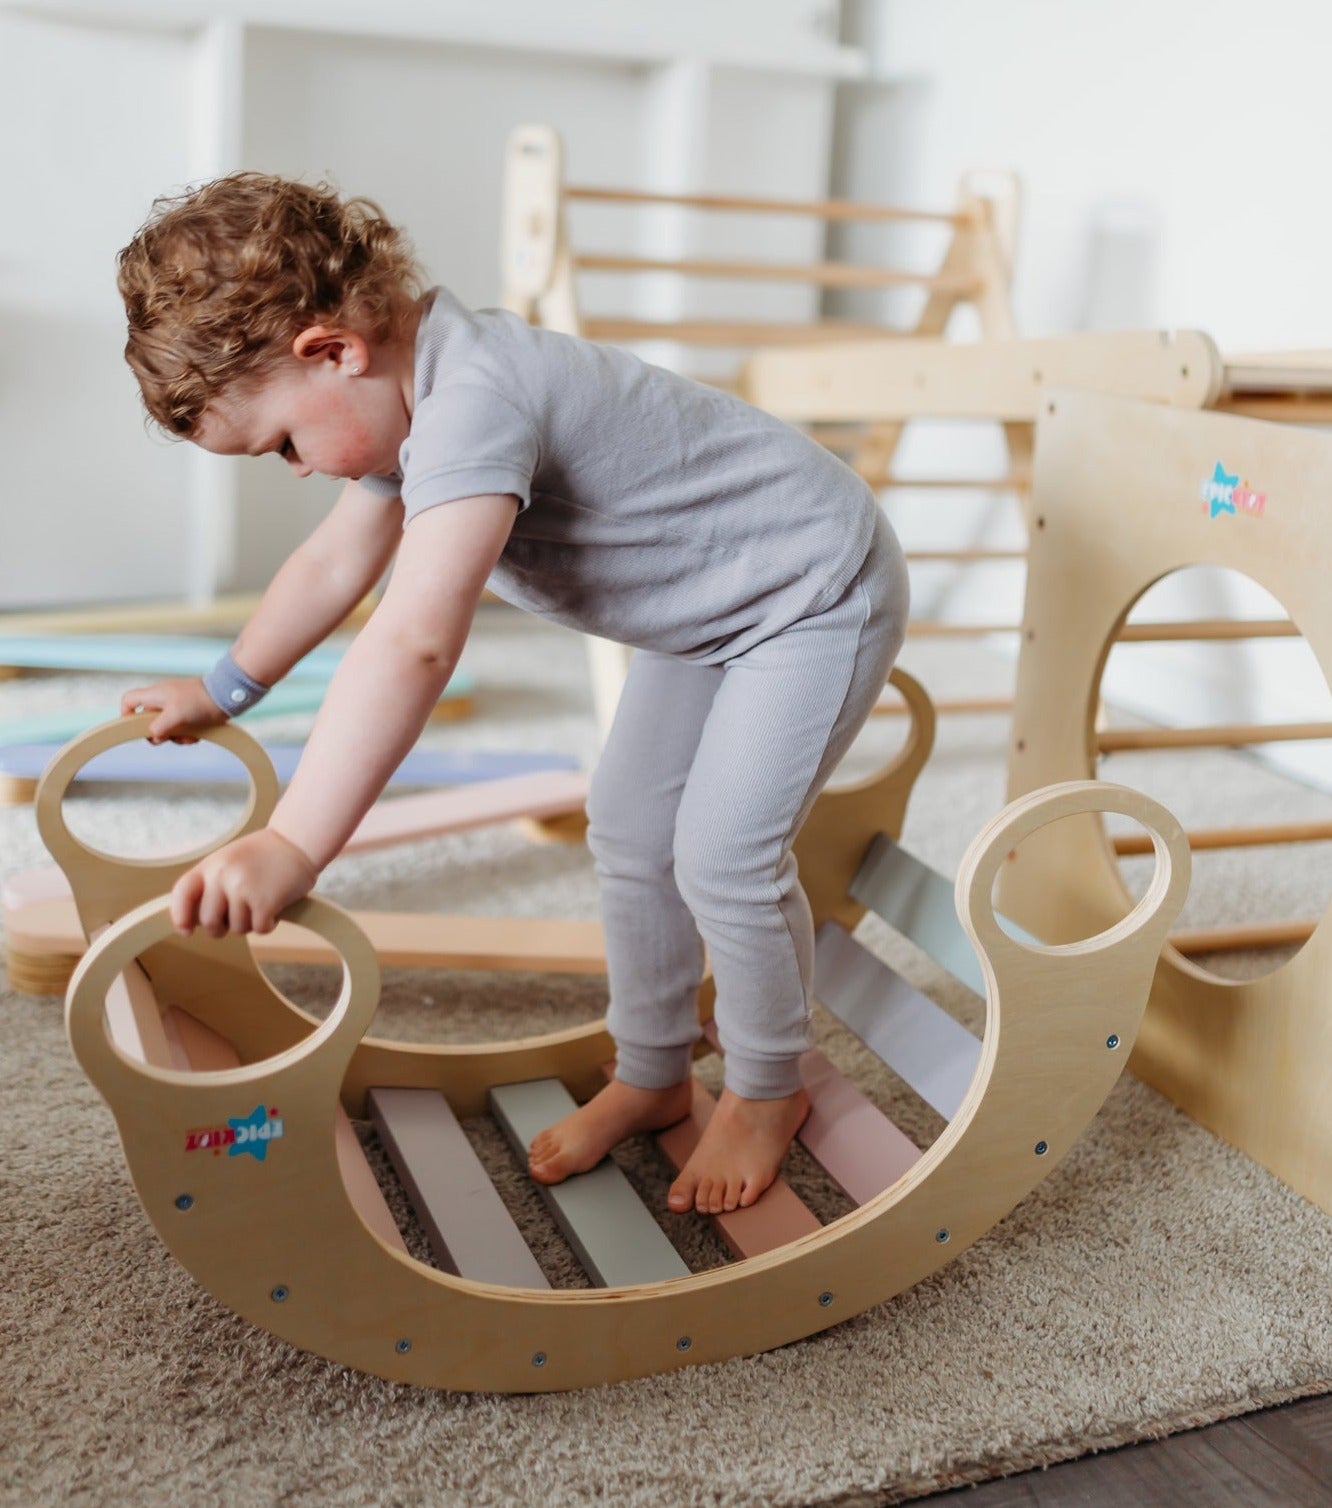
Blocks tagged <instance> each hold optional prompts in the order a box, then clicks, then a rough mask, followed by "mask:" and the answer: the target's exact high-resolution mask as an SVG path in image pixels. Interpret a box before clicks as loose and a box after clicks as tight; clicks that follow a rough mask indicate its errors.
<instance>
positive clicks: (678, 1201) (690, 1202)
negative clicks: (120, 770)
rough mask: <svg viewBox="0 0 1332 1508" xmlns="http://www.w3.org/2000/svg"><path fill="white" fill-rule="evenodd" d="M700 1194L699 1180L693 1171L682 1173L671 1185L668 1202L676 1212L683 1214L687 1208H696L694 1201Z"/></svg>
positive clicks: (667, 1197) (667, 1196) (670, 1207)
mask: <svg viewBox="0 0 1332 1508" xmlns="http://www.w3.org/2000/svg"><path fill="white" fill-rule="evenodd" d="M697 1194H698V1181H697V1179H695V1178H694V1176H693V1175H692V1174H691V1173H688V1172H685V1173H681V1174H680V1176H679V1177H678V1178H677V1179H676V1180H675V1182H674V1183H673V1184H672V1185H671V1188H670V1192H669V1193H668V1194H667V1195H666V1204H667V1207H668V1208H669V1209H672V1210H674V1211H675V1212H676V1214H680V1215H683V1214H684V1213H685V1212H686V1211H687V1210H691V1209H693V1208H694V1201H695V1199H696V1198H697Z"/></svg>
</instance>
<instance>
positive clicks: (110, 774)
mask: <svg viewBox="0 0 1332 1508" xmlns="http://www.w3.org/2000/svg"><path fill="white" fill-rule="evenodd" d="M61 747H62V745H61V744H59V743H49V742H42V743H23V744H10V745H8V746H7V747H3V748H0V775H11V776H20V777H24V776H26V777H28V778H31V779H35V778H36V777H37V776H39V775H40V774H41V773H42V771H43V770H44V769H45V768H46V767H47V765H48V764H50V762H51V760H52V759H53V758H54V757H55V756H56V755H57V754H58V753H59V752H60V749H61ZM304 747H305V746H304V744H292V743H276V744H264V746H263V748H264V752H265V753H266V754H267V755H268V757H269V758H270V759H271V760H272V761H273V766H274V768H275V769H276V770H277V775H278V779H279V780H281V781H287V780H290V779H291V777H292V774H293V773H294V771H295V769H296V765H297V762H298V761H299V759H300V757H301V753H302V751H303V750H304ZM577 768H578V761H577V760H576V759H574V758H572V757H571V756H569V755H566V754H540V753H526V752H523V751H521V750H515V749H498V750H497V749H413V750H412V751H411V752H410V753H409V754H408V755H407V757H406V758H405V759H404V760H403V761H402V763H401V764H400V765H399V766H398V768H397V769H396V770H395V771H394V772H393V774H392V776H390V778H389V784H390V785H473V784H476V783H477V782H479V781H483V780H503V779H505V778H506V777H509V776H513V775H533V774H537V773H539V772H541V771H545V770H576V769H577ZM79 778H80V779H82V780H116V781H129V780H139V781H226V782H232V781H240V780H246V779H248V778H249V777H248V776H247V775H246V773H245V767H244V765H242V764H241V762H240V760H239V759H237V758H236V757H235V755H233V754H230V753H228V752H227V750H226V749H223V748H221V747H219V745H217V744H213V743H209V742H207V740H204V741H202V742H200V743H197V744H171V743H167V744H156V745H154V744H150V743H148V742H147V741H146V740H143V739H139V740H136V741H135V742H134V743H128V744H117V745H116V747H115V748H114V749H107V750H106V752H105V753H102V754H98V755H96V756H95V757H94V758H92V759H90V760H89V761H88V763H87V764H86V765H84V767H83V769H82V771H81V772H80V776H79Z"/></svg>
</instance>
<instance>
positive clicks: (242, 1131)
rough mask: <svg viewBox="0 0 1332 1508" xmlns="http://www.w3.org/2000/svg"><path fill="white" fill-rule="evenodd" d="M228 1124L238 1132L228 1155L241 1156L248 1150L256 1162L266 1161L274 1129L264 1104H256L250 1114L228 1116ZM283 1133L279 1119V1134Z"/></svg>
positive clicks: (228, 1149)
mask: <svg viewBox="0 0 1332 1508" xmlns="http://www.w3.org/2000/svg"><path fill="white" fill-rule="evenodd" d="M227 1126H228V1128H229V1129H230V1130H232V1131H234V1132H235V1133H236V1140H235V1141H234V1142H232V1144H231V1145H230V1146H229V1147H228V1148H227V1156H228V1157H239V1156H240V1155H241V1153H242V1152H248V1153H249V1154H250V1156H251V1157H253V1158H254V1159H255V1161H256V1162H263V1161H264V1159H265V1158H266V1157H267V1156H268V1143H269V1142H270V1141H271V1140H272V1138H273V1135H274V1130H273V1124H272V1123H271V1122H270V1121H269V1119H268V1111H267V1110H266V1109H265V1108H264V1107H263V1106H262V1105H256V1106H255V1107H254V1109H253V1110H251V1111H250V1113H249V1115H232V1116H228V1117H227ZM281 1134H282V1123H281V1121H279V1122H278V1123H277V1135H279V1136H281Z"/></svg>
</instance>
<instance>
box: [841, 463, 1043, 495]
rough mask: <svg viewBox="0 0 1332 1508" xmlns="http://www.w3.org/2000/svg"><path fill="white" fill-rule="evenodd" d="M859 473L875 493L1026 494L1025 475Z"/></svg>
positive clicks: (1028, 482)
mask: <svg viewBox="0 0 1332 1508" xmlns="http://www.w3.org/2000/svg"><path fill="white" fill-rule="evenodd" d="M857 470H858V471H859V474H860V477H861V479H862V480H863V481H865V482H868V483H869V485H870V486H871V487H873V488H875V489H876V490H877V491H879V492H887V491H894V490H898V489H900V490H902V491H910V492H917V491H920V492H929V491H938V492H1030V491H1031V478H1030V477H1029V476H997V477H904V476H898V475H897V474H896V473H894V472H889V471H874V470H870V469H868V468H866V469H864V470H860V468H857Z"/></svg>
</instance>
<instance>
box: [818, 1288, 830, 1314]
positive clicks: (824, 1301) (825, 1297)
mask: <svg viewBox="0 0 1332 1508" xmlns="http://www.w3.org/2000/svg"><path fill="white" fill-rule="evenodd" d="M831 1303H832V1294H831V1293H829V1292H828V1290H827V1289H826V1288H825V1289H824V1291H823V1292H822V1293H821V1294H820V1295H819V1304H820V1306H821V1307H822V1308H824V1309H826V1308H827V1307H828V1305H829V1304H831Z"/></svg>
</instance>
